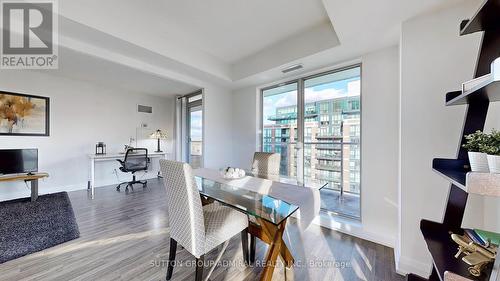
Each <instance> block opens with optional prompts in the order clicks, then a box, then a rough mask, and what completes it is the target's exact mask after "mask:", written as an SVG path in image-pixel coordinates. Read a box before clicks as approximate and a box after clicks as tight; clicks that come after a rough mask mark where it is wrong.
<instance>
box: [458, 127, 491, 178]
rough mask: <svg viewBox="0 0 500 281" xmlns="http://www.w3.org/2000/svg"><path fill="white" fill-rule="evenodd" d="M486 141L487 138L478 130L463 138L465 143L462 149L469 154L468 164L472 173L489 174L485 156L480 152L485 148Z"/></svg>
mask: <svg viewBox="0 0 500 281" xmlns="http://www.w3.org/2000/svg"><path fill="white" fill-rule="evenodd" d="M487 139H488V136H487V135H486V134H485V133H483V132H481V131H479V130H478V131H476V132H475V133H473V134H470V135H466V136H465V140H466V143H465V144H464V145H463V148H465V149H467V151H468V152H469V163H470V168H471V170H472V171H473V172H483V173H488V172H489V169H488V157H487V154H486V153H484V152H483V151H481V149H482V148H484V147H485V145H486V143H487Z"/></svg>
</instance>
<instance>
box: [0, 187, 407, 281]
mask: <svg viewBox="0 0 500 281" xmlns="http://www.w3.org/2000/svg"><path fill="white" fill-rule="evenodd" d="M69 196H70V199H71V202H72V204H73V209H74V211H75V216H76V219H77V222H78V225H79V228H80V233H81V237H80V238H78V239H76V240H73V241H70V242H67V243H64V244H62V245H58V246H56V247H53V248H50V249H47V250H44V251H41V252H38V253H35V254H31V255H28V256H25V257H22V258H19V259H16V260H12V261H9V262H6V263H3V264H0V280H9V281H10V280H165V274H166V271H167V264H166V263H167V257H168V251H169V235H168V232H169V228H168V214H167V206H166V200H165V191H164V189H163V184H162V182H161V180H151V181H149V183H148V187H147V188H146V189H143V188H142V187H139V186H138V187H136V188H135V190H134V191H131V192H129V193H128V194H126V193H125V191H123V189H122V191H121V192H117V191H116V190H115V187H114V186H110V187H103V188H97V189H96V199H95V200H90V199H88V195H87V191H84V190H82V191H74V192H70V193H69ZM284 241H285V243H286V244H287V245H288V246H289V249H290V251H291V252H292V254H293V255H294V257H295V261H296V265H295V266H294V267H293V268H292V269H289V270H286V271H285V270H284V267H283V265H282V264H281V263H280V264H279V265H278V268H276V270H275V272H274V275H273V280H301V281H302V280H314V281H316V280H329V281H330V280H335V281H342V280H345V281H351V280H377V281H389V280H404V278H403V277H402V276H400V275H398V274H396V273H395V270H394V258H393V251H392V249H390V248H387V247H384V246H381V245H378V244H375V243H371V242H368V241H365V240H361V239H358V238H355V237H352V236H349V235H345V234H342V233H339V232H336V231H332V230H329V229H326V228H322V227H319V226H317V225H311V226H310V227H309V228H308V229H307V231H305V232H302V231H300V230H299V228H298V227H297V226H296V224H295V222H294V219H290V220H289V223H288V224H287V228H286V230H285V235H284ZM266 250H267V245H265V244H263V243H261V242H257V251H256V257H257V262H256V264H255V265H254V266H251V267H249V266H245V265H244V263H243V257H242V249H241V243H240V236H239V235H237V236H235V237H233V238H232V240H231V243H230V244H229V247H228V249H227V250H226V253H225V254H224V256H223V259H222V261H221V264H220V266H218V267H217V269H216V270H215V271H214V273H213V274H212V276H211V280H258V277H259V274H260V272H261V270H262V267H261V266H259V265H261V263H262V261H263V259H264V255H265V251H266ZM216 255H217V250H214V251H212V252H211V253H209V254H208V255H207V256H206V258H205V260H206V261H207V262H209V261H210V260H213V259H214V258H215V256H216ZM177 261H178V262H179V263H180V264H178V265H177V266H176V268H175V269H174V273H173V277H172V280H193V279H194V269H195V268H194V266H193V265H192V264H190V263H192V262H193V261H194V258H193V257H192V256H191V255H190V254H189V253H188V252H187V251H185V250H183V249H182V248H181V247H178V251H177ZM207 272H208V268H207V269H206V270H205V273H207Z"/></svg>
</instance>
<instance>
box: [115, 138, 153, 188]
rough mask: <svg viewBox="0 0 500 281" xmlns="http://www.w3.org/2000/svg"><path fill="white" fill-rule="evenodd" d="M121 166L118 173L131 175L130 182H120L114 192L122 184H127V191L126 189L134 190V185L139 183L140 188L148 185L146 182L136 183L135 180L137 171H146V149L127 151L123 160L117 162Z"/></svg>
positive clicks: (147, 162) (147, 161)
mask: <svg viewBox="0 0 500 281" xmlns="http://www.w3.org/2000/svg"><path fill="white" fill-rule="evenodd" d="M117 161H118V162H120V164H121V165H122V166H121V167H120V171H122V172H124V173H132V181H129V182H122V183H120V184H119V185H118V186H117V187H116V190H120V187H121V186H122V185H123V184H127V187H126V188H125V189H126V190H128V187H129V186H130V188H132V189H133V188H134V186H133V185H134V184H136V183H140V184H142V187H146V186H147V185H148V182H147V181H140V180H139V181H138V180H136V179H135V172H137V171H147V170H148V164H149V158H148V150H147V149H146V148H129V149H127V153H125V159H124V160H117Z"/></svg>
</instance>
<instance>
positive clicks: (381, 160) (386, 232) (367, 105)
mask: <svg viewBox="0 0 500 281" xmlns="http://www.w3.org/2000/svg"><path fill="white" fill-rule="evenodd" d="M361 62H362V121H361V122H362V131H361V138H362V154H361V155H362V156H361V158H362V160H361V161H362V163H361V165H362V167H361V169H362V175H361V179H362V187H361V191H362V199H361V204H362V207H361V208H362V209H361V210H362V223H361V224H349V223H345V222H341V223H331V222H330V221H328V220H324V219H322V220H318V222H319V223H321V224H322V225H325V226H330V227H332V228H337V229H339V230H341V231H344V232H347V233H350V234H353V235H356V236H360V237H363V238H366V239H369V240H372V241H375V242H379V243H383V244H385V245H390V246H393V245H394V243H395V240H396V232H397V205H396V204H397V171H398V170H397V167H398V157H397V152H398V149H397V147H398V146H397V142H398V102H399V99H398V98H399V97H398V90H399V82H398V81H399V78H398V73H399V64H398V63H399V54H398V48H397V47H396V46H394V47H390V48H386V49H383V50H380V51H377V52H374V53H370V54H367V55H364V56H362V58H361ZM332 68H333V67H332ZM257 88H258V86H254V87H248V88H243V89H239V90H236V91H234V92H233V102H232V107H233V123H232V124H233V125H232V131H233V141H234V146H233V158H232V165H234V166H237V167H243V168H249V167H250V165H251V160H252V157H253V152H254V151H256V149H258V146H259V142H260V141H259V139H258V135H257V134H258V130H259V126H260V125H259V116H260V113H259V107H260V102H259V98H258V95H259V91H258V89H257Z"/></svg>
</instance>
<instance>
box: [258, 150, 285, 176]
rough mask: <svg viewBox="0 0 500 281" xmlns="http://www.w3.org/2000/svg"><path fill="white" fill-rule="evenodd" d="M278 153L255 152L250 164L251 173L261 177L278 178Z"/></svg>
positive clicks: (279, 157)
mask: <svg viewBox="0 0 500 281" xmlns="http://www.w3.org/2000/svg"><path fill="white" fill-rule="evenodd" d="M280 159H281V156H280V154H279V153H270V152H255V153H254V155H253V162H252V173H254V174H257V175H262V176H279V174H280Z"/></svg>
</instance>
